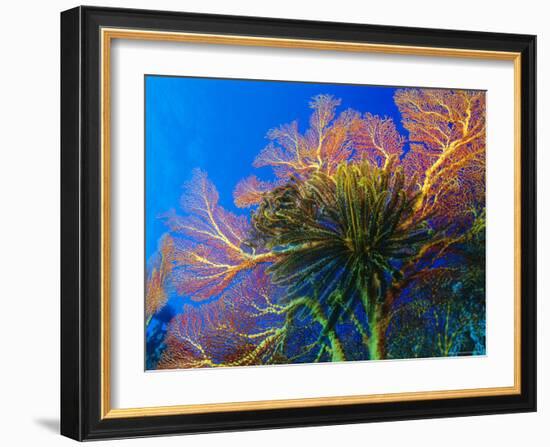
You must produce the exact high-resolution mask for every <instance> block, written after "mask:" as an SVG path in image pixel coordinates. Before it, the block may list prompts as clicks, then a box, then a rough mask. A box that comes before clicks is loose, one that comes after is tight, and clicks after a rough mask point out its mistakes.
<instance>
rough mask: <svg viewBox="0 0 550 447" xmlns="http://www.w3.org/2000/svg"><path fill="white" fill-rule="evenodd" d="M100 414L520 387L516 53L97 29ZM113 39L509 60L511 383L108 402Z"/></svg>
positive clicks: (392, 398)
mask: <svg viewBox="0 0 550 447" xmlns="http://www.w3.org/2000/svg"><path fill="white" fill-rule="evenodd" d="M100 37H101V55H100V61H101V334H100V336H101V367H100V371H101V372H100V375H101V418H102V419H107V418H109V419H110V418H127V417H140V416H166V415H177V414H199V413H211V412H230V411H246V410H263V409H284V408H306V407H316V406H325V405H352V404H365V403H380V402H397V401H415V400H426V399H449V398H452V399H454V398H464V397H481V396H503V395H513V394H520V393H521V363H520V360H521V352H520V349H521V327H520V322H521V320H520V315H521V300H520V293H521V232H520V230H521V229H520V224H521V172H520V166H521V102H520V101H521V77H520V76H521V54H520V53H514V52H503V51H483V50H464V49H454V48H436V47H417V46H405V45H382V44H369V43H351V42H338V41H320V40H300V39H279V38H265V37H250V36H230V35H214V34H196V33H179V32H161V31H144V30H134V29H120V28H102V29H101V36H100ZM113 39H128V40H148V41H150V40H154V41H165V42H187V43H204V44H215V45H240V46H260V47H271V48H293V49H311V50H325V51H346V52H368V53H384V54H398V55H415V56H439V57H455V58H468V59H491V60H507V61H513V63H514V385H513V386H508V387H495V388H474V389H459V390H444V391H422V392H405V393H391V394H370V395H354V396H328V397H315V398H304V399H283V400H263V401H248V402H224V403H216V404H193V405H173V406H160V407H142V408H111V385H110V379H111V368H110V354H111V351H110V209H111V208H110V206H111V205H110V154H111V144H110V143H111V142H110V131H111V128H110V126H111V117H110V105H111V104H110V98H111V92H110V85H111V83H110V73H111V42H112V40H113Z"/></svg>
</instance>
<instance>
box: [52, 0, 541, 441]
mask: <svg viewBox="0 0 550 447" xmlns="http://www.w3.org/2000/svg"><path fill="white" fill-rule="evenodd" d="M101 27H114V28H140V29H147V30H163V31H185V32H198V33H209V34H235V35H249V36H258V37H279V38H296V39H312V40H334V41H345V42H365V43H378V44H394V45H412V46H427V47H442V48H461V49H474V50H490V51H511V52H520V53H521V56H522V58H521V61H522V62H521V179H522V180H521V203H522V208H521V266H522V267H521V269H522V271H521V394H518V395H510V396H491V397H471V398H459V399H442V400H437V399H436V400H424V401H411V402H394V403H378V404H354V405H340V406H322V407H313V408H292V409H278V410H262V411H238V412H228V413H208V414H197V415H174V416H148V417H136V418H116V419H103V420H102V419H101V417H100V408H101V402H100V399H101V387H100V358H101V352H100V349H101V342H100V328H101V315H100V308H101V306H100V304H101V301H100V298H101V295H100V272H101V270H100V268H101V265H100V259H101V258H100V211H101V195H100V194H101V190H100V131H101V129H100V110H101V109H100V105H101V104H100V101H101V90H100V28H101ZM535 58H536V36H532V35H519V34H502V33H486V32H483V33H482V32H467V31H452V30H436V29H421V28H404V27H392V26H380V25H359V24H348V23H331V22H313V21H299V20H282V19H270V18H269V19H268V18H252V17H238V16H221V15H205V14H192V13H178V12H165V11H145V10H133V9H114V8H99V7H84V6H81V7H77V8H74V9H71V10H68V11H65V12H62V13H61V434H63V435H65V436H68V437H70V438H73V439H76V440H93V439H104V438H122V437H139V436H153V435H163V434H187V433H201V432H212V431H232V430H243V429H249V430H251V429H266V428H282V427H299V426H314V425H329V424H343V423H358V422H371V421H392V420H402V419H419V418H436V417H449V416H468V415H481V414H498V413H515V412H529V411H536V153H535V144H536V129H535V125H536V115H535V114H536V62H535Z"/></svg>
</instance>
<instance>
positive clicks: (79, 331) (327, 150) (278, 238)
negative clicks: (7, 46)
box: [61, 7, 536, 440]
mask: <svg viewBox="0 0 550 447" xmlns="http://www.w3.org/2000/svg"><path fill="white" fill-rule="evenodd" d="M535 43H536V38H535V36H530V35H516V34H495V33H482V32H471V31H449V30H434V29H418V28H402V27H392V26H378V25H376V26H371V25H358V24H347V23H327V22H310V21H293V20H279V19H266V18H252V17H231V16H218V15H204V14H188V13H176V12H161V11H142V10H123V9H109V8H96V7H78V8H75V9H71V10H69V11H65V12H63V13H62V14H61V106H62V107H61V108H62V111H61V172H62V174H61V175H62V178H61V182H62V187H61V205H62V206H61V226H62V227H61V232H62V233H61V234H62V246H61V250H62V266H61V267H62V287H61V295H62V296H61V301H62V309H61V310H62V327H61V353H62V359H61V372H62V377H61V381H62V386H61V432H62V434H64V435H66V436H69V437H71V438H74V439H77V440H92V439H102V438H117V437H134V436H150V435H161V434H176V433H182V434H184V433H196V432H208V431H223V430H241V429H259V428H276V427H295V426H307V425H322V424H341V423H353V422H370V421H390V420H400V419H410V418H432V417H449V416H464V415H478V414H489V413H510V412H526V411H535V409H536V309H535V307H536V276H535V275H536V250H535V242H536V226H535V222H536V195H535V158H536V157H535V124H536V122H535V100H536V96H535Z"/></svg>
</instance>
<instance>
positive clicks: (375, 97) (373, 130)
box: [144, 75, 486, 370]
mask: <svg viewBox="0 0 550 447" xmlns="http://www.w3.org/2000/svg"><path fill="white" fill-rule="evenodd" d="M144 119H145V192H144V193H145V241H144V243H145V259H144V264H145V265H144V269H145V317H144V318H145V320H144V324H145V341H144V342H145V369H146V370H166V369H189V368H208V367H234V366H239V367H244V366H261V365H285V364H304V363H318V362H343V361H371V360H391V359H417V358H436V357H452V356H479V355H485V354H486V341H485V334H486V306H485V304H486V303H485V299H486V298H485V295H486V294H485V219H486V213H485V184H486V92H485V91H482V90H460V89H444V88H441V89H439V88H438V89H434V88H419V87H414V86H411V87H403V86H400V87H390V86H371V85H355V84H354V85H352V84H332V83H311V82H290V81H268V80H246V79H218V78H199V77H180V76H161V75H146V76H145V117H144Z"/></svg>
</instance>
